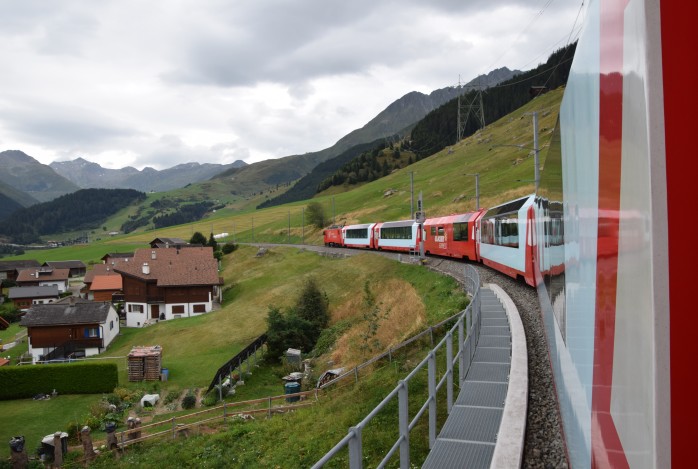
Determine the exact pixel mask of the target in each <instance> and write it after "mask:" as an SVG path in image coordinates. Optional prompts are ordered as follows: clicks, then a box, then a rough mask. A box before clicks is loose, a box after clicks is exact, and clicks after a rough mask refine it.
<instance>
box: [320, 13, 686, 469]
mask: <svg viewBox="0 0 698 469" xmlns="http://www.w3.org/2000/svg"><path fill="white" fill-rule="evenodd" d="M583 8H584V12H583V13H582V14H581V15H580V17H582V18H584V19H585V20H584V21H585V24H584V27H583V29H582V32H581V35H580V38H579V42H578V45H577V50H576V53H575V57H574V60H573V63H572V68H571V71H570V75H569V79H568V82H567V87H566V89H565V94H564V98H563V101H562V105H561V108H560V115H559V121H558V125H557V126H556V129H555V132H554V133H553V138H552V140H551V144H550V148H549V149H548V152H547V154H546V155H542V156H543V158H544V160H543V162H544V163H543V165H544V170H543V171H542V173H541V174H542V177H541V180H540V188H539V190H538V192H537V194H536V195H535V196H531V197H526V198H523V199H519V200H516V201H512V202H509V203H507V204H503V205H500V206H498V207H493V208H490V209H489V210H483V211H481V212H476V213H473V214H463V215H454V216H451V217H443V218H434V219H429V220H427V221H426V222H425V223H424V224H423V225H422V227H421V228H422V229H421V230H419V229H417V228H416V227H410V225H409V222H400V223H403V224H402V225H400V227H408V228H410V235H411V236H412V237H411V238H408V239H402V240H401V242H400V244H399V245H398V243H397V241H396V240H395V239H386V240H383V239H382V237H381V231H380V229H381V226H386V225H387V226H388V227H391V226H392V225H391V224H390V223H387V224H383V225H380V224H371V225H368V226H366V229H367V230H368V231H367V232H366V234H367V236H366V238H365V242H357V243H356V244H354V246H355V247H364V248H370V249H389V248H397V247H399V248H401V249H403V248H405V247H407V245H409V249H416V248H417V246H418V242H419V241H422V240H423V242H424V247H425V251H428V252H430V253H432V254H438V255H444V256H451V257H459V258H467V259H470V260H472V261H481V262H483V263H486V264H488V265H491V266H492V267H494V268H496V269H500V270H502V271H503V272H506V273H507V274H509V275H512V276H517V277H518V276H520V277H522V278H523V279H524V280H526V282H527V283H529V284H531V285H534V286H535V287H536V289H537V292H538V298H539V300H540V304H541V312H542V316H543V322H544V324H545V328H546V337H545V339H546V340H547V344H548V350H549V352H550V360H551V364H552V368H553V374H554V378H555V391H556V394H557V398H558V403H559V408H560V415H561V417H562V424H563V430H564V435H565V442H566V449H567V454H568V459H569V463H570V465H571V467H572V468H575V469H576V468H591V467H594V468H602V467H603V468H605V467H621V468H622V467H641V468H670V467H672V466H673V467H676V468H683V467H694V466H695V464H696V463H695V460H696V450H695V445H696V443H695V440H696V432H695V424H696V422H698V405H696V402H695V397H694V394H695V390H696V389H697V388H698V386H697V385H698V373H696V371H695V360H696V357H697V356H698V353H697V351H698V348H697V347H696V345H695V344H696V339H695V337H696V334H698V315H696V314H695V311H696V307H695V297H694V295H693V292H694V290H695V286H694V285H693V284H694V278H695V269H696V265H698V258H697V257H698V256H697V255H696V250H695V249H694V248H693V244H692V239H693V238H692V237H691V233H692V232H693V231H695V229H694V228H691V227H692V226H694V225H695V224H694V223H693V222H692V220H693V217H692V216H691V214H692V213H693V209H694V208H695V200H696V196H695V195H691V194H692V193H693V192H692V189H691V188H692V187H693V186H694V185H695V184H696V182H695V175H694V172H693V171H692V170H690V168H691V167H692V161H693V159H694V157H693V156H691V155H696V153H697V151H696V142H695V130H694V127H695V125H694V123H693V119H692V117H693V113H694V111H695V109H698V93H695V77H696V76H697V75H698V69H697V68H696V67H697V64H698V61H696V60H694V59H691V57H692V55H691V54H693V56H695V52H694V51H695V50H698V44H697V42H698V40H697V39H696V38H697V36H696V34H693V30H694V29H695V26H694V24H693V23H694V22H695V18H697V17H698V2H680V1H676V0H591V1H590V2H584V7H583ZM473 225H474V226H473ZM478 227H479V228H478ZM350 229H353V227H344V228H343V230H350ZM328 231H329V230H328ZM369 231H370V236H369ZM400 233H401V236H402V232H400ZM335 234H336V237H335V238H333V241H332V242H333V243H334V244H342V243H343V245H347V246H348V245H350V243H348V242H347V238H346V236H344V237H342V236H343V233H341V232H335ZM407 235H408V234H407V232H405V233H404V236H407ZM328 236H329V234H328ZM456 238H458V239H456ZM350 239H351V238H350Z"/></svg>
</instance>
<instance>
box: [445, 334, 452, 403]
mask: <svg viewBox="0 0 698 469" xmlns="http://www.w3.org/2000/svg"><path fill="white" fill-rule="evenodd" d="M452 407H453V335H452V334H451V331H448V334H447V335H446V412H447V413H449V414H450V413H451V408H452Z"/></svg>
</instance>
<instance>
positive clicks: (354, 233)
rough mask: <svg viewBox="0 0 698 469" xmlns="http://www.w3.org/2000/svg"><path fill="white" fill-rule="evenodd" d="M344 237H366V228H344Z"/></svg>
mask: <svg viewBox="0 0 698 469" xmlns="http://www.w3.org/2000/svg"><path fill="white" fill-rule="evenodd" d="M344 237H345V238H347V239H365V238H368V228H356V229H353V230H346V232H345V235H344Z"/></svg>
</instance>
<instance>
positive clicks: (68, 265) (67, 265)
mask: <svg viewBox="0 0 698 469" xmlns="http://www.w3.org/2000/svg"><path fill="white" fill-rule="evenodd" d="M44 265H48V266H51V267H53V268H54V269H85V268H87V266H86V265H85V263H84V262H83V261H46V262H44Z"/></svg>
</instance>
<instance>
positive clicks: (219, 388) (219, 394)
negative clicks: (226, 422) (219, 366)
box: [218, 373, 223, 401]
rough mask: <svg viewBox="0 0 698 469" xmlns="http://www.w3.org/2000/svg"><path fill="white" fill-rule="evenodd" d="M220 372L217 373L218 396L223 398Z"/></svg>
mask: <svg viewBox="0 0 698 469" xmlns="http://www.w3.org/2000/svg"><path fill="white" fill-rule="evenodd" d="M221 379H222V378H221V374H220V373H219V374H218V398H219V399H220V400H221V401H222V400H223V383H222V382H221Z"/></svg>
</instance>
